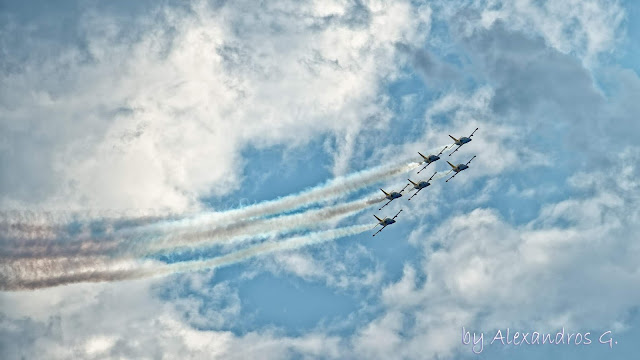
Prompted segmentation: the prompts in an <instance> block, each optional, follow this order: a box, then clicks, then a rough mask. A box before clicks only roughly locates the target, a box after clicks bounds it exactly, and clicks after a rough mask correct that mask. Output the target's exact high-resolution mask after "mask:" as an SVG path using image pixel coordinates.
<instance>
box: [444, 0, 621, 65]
mask: <svg viewBox="0 0 640 360" xmlns="http://www.w3.org/2000/svg"><path fill="white" fill-rule="evenodd" d="M442 6H443V10H444V13H445V14H448V16H450V17H451V19H452V20H453V21H454V22H455V23H457V24H458V26H460V27H461V28H462V31H463V34H464V35H466V36H469V35H471V34H472V33H473V32H474V31H476V30H477V29H479V28H484V29H488V28H490V27H491V26H493V25H494V23H495V22H496V21H502V22H503V23H504V24H505V26H506V27H507V28H508V29H510V30H516V31H521V32H524V33H526V34H532V35H534V36H541V37H542V38H544V39H545V42H546V43H547V44H548V46H550V47H552V48H554V49H556V50H558V51H560V52H562V53H566V54H575V55H576V56H578V57H579V58H581V59H582V60H583V61H584V63H585V64H586V65H588V66H589V65H594V63H595V62H596V61H597V57H598V55H600V54H602V53H608V52H611V51H613V50H614V48H615V46H616V45H617V44H618V43H619V39H620V32H621V25H622V21H623V20H624V17H625V12H624V9H623V8H622V6H621V5H620V3H619V2H618V1H607V0H586V1H585V0H566V1H536V0H516V1H503V0H489V1H471V2H470V3H468V4H466V5H465V6H460V3H459V2H446V3H443V4H442ZM460 15H462V17H463V19H464V20H463V19H457V20H458V21H456V16H460ZM469 20H471V21H469Z"/></svg>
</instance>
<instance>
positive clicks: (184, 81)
mask: <svg viewBox="0 0 640 360" xmlns="http://www.w3.org/2000/svg"><path fill="white" fill-rule="evenodd" d="M292 5H293V3H289V2H286V1H283V2H278V3H269V4H262V5H261V6H255V4H253V3H243V2H240V3H238V2H236V3H234V4H233V5H231V4H226V5H222V6H219V7H216V8H211V7H210V6H208V5H207V4H206V3H205V2H200V1H195V2H193V3H190V4H189V5H188V6H186V9H185V8H172V7H163V8H159V9H155V10H153V11H152V12H151V14H148V15H144V16H142V17H141V18H140V19H139V20H138V21H137V22H135V23H133V24H130V23H128V22H125V21H120V20H119V18H117V17H113V16H111V17H110V16H102V15H101V14H98V13H97V12H92V11H91V10H87V11H86V12H85V13H83V15H82V16H81V17H80V22H79V24H78V25H77V26H78V28H79V29H81V30H82V33H83V34H84V37H83V44H84V46H83V47H82V48H80V47H79V46H78V45H77V44H74V43H66V44H64V46H63V47H62V50H59V51H57V52H55V53H54V55H47V54H46V53H44V52H40V51H36V52H34V53H33V55H31V56H27V58H26V59H25V65H24V66H22V67H21V68H20V69H18V70H17V71H12V72H8V71H5V72H3V73H2V75H1V76H2V83H3V87H2V98H3V103H2V107H0V115H1V116H0V118H2V119H3V120H2V128H3V131H2V134H3V136H2V139H1V140H0V144H2V147H3V148H4V149H7V151H3V153H2V154H3V161H2V164H3V171H2V172H1V173H2V174H3V175H2V178H1V179H2V180H1V181H0V186H2V188H1V189H2V190H1V192H0V193H1V194H2V199H1V201H2V207H4V208H10V207H18V208H21V207H25V206H28V207H33V206H34V205H38V206H45V207H47V208H63V209H66V208H116V209H123V208H124V209H126V208H147V207H152V208H170V209H178V210H180V209H186V208H189V207H193V206H197V205H198V199H199V198H200V197H202V196H207V195H221V194H226V193H228V192H230V191H232V190H233V189H236V188H238V186H239V181H240V180H241V179H242V174H241V171H242V167H243V165H244V161H246V159H243V158H241V157H240V155H239V152H240V151H241V150H242V148H243V147H244V146H246V145H247V144H249V143H250V144H252V145H254V146H258V147H265V146H272V145H276V144H286V145H288V146H300V145H303V144H305V143H307V142H308V141H309V140H310V139H311V138H312V137H314V136H319V135H325V134H331V135H334V136H336V137H337V138H339V139H345V140H344V142H343V141H342V140H340V141H339V143H340V144H343V145H339V147H338V148H339V150H340V152H341V155H340V156H341V157H344V156H347V157H348V152H347V149H348V148H349V147H350V145H349V144H350V143H351V142H350V140H348V139H349V138H352V137H353V136H354V134H355V133H354V132H356V133H357V131H358V129H359V128H360V125H359V124H361V122H362V121H364V120H365V119H367V118H368V117H370V116H373V115H375V114H379V113H384V112H386V111H387V110H386V107H385V101H384V96H383V94H382V89H381V86H380V84H381V82H383V81H384V80H385V79H387V78H390V77H394V76H395V74H396V72H397V69H396V65H395V64H394V56H395V53H396V50H395V46H394V43H395V42H397V41H403V42H408V43H414V42H419V41H420V39H423V38H424V36H426V33H424V32H419V30H424V29H425V26H426V28H427V29H428V21H429V16H428V9H427V8H424V10H420V11H419V12H418V15H419V16H417V17H416V16H414V12H413V10H412V8H411V7H410V5H409V4H408V3H404V2H395V3H393V4H384V3H381V2H377V1H374V2H371V3H370V4H368V5H367V6H365V5H362V4H361V5H358V4H343V3H336V4H334V5H335V6H338V7H339V8H340V9H341V11H335V12H334V10H335V9H336V7H333V8H332V7H329V8H330V9H333V10H330V15H326V14H327V11H329V10H327V8H324V7H323V6H318V5H317V4H311V3H309V4H302V5H300V6H292ZM421 9H422V8H421ZM316 11H317V12H316ZM424 23H427V25H424V26H423V25H421V24H424ZM16 26H17V27H18V28H17V29H14V30H15V32H14V34H18V33H20V31H21V30H22V29H20V28H19V25H16ZM27 44H28V45H31V43H30V42H27ZM36 65H37V66H36ZM42 79H45V80H44V81H43V80H42ZM317 89H325V90H323V91H318V90H317ZM336 166H337V168H342V169H344V166H345V165H339V164H338V165H336ZM336 171H337V172H342V171H343V170H336Z"/></svg>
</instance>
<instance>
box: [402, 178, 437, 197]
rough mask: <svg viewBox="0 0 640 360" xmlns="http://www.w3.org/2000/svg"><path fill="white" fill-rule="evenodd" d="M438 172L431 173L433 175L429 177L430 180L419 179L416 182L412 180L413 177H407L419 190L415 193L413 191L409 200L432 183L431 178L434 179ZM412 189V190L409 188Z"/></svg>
mask: <svg viewBox="0 0 640 360" xmlns="http://www.w3.org/2000/svg"><path fill="white" fill-rule="evenodd" d="M437 173H438V172H437V171H436V172H434V173H433V175H431V177H430V178H429V180H427V181H424V180H423V181H418V182H417V183H414V182H413V181H411V179H407V180H409V182H410V183H412V184H413V188H414V189H416V190H418V191H416V192H415V193H413V195H411V197H410V198H409V201H411V199H413V197H414V196H416V195H418V193H419V192H420V190H422V189H424V188H426V187H427V186H429V185H431V183H430V182H429V181H431V179H433V177H434V176H435V175H436V174H437ZM409 191H411V190H409Z"/></svg>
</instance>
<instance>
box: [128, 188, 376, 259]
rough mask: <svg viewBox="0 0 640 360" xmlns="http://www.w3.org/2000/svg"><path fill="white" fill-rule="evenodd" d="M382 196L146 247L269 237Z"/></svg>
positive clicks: (338, 215)
mask: <svg viewBox="0 0 640 360" xmlns="http://www.w3.org/2000/svg"><path fill="white" fill-rule="evenodd" d="M382 200H384V197H373V198H365V199H360V200H355V201H352V202H349V203H345V204H339V205H335V206H331V207H326V208H321V209H317V210H308V211H305V212H303V213H299V214H293V215H283V216H278V217H275V218H270V219H259V220H245V221H242V222H237V223H233V224H231V225H228V226H224V227H220V228H215V229H212V230H208V231H203V232H196V233H182V234H176V235H172V236H169V237H166V238H164V239H163V240H162V241H155V242H154V243H153V244H151V245H150V246H148V247H147V249H148V250H147V251H151V252H153V251H159V250H172V249H176V248H180V247H185V246H193V245H196V244H197V245H200V246H202V245H205V244H206V245H211V244H220V243H225V244H229V243H235V242H239V241H243V240H247V239H250V238H255V237H256V236H261V237H269V236H271V235H274V234H278V233H283V232H287V231H293V230H301V229H307V228H310V227H315V226H318V225H319V224H320V223H323V222H325V221H328V220H333V219H339V218H342V217H346V216H350V215H353V214H355V213H357V212H359V211H361V210H364V209H366V208H367V207H369V206H370V205H372V204H375V203H378V202H380V201H382ZM138 244H139V243H138ZM147 254H148V253H147Z"/></svg>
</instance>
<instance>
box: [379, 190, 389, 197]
mask: <svg viewBox="0 0 640 360" xmlns="http://www.w3.org/2000/svg"><path fill="white" fill-rule="evenodd" d="M380 191H382V192H383V193H384V194H385V195H386V196H389V193H388V192H386V191H384V190H382V189H380Z"/></svg>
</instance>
